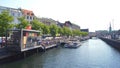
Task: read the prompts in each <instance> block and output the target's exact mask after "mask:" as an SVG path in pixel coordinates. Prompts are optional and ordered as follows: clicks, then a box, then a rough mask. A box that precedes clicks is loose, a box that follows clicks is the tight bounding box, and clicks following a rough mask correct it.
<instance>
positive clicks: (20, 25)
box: [16, 17, 29, 29]
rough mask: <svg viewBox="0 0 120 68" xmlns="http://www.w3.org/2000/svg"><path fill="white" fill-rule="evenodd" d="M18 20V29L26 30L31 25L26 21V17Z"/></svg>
mask: <svg viewBox="0 0 120 68" xmlns="http://www.w3.org/2000/svg"><path fill="white" fill-rule="evenodd" d="M18 20H19V21H20V23H19V24H17V25H16V27H17V28H18V29H22V28H23V29H25V28H26V27H27V26H28V25H29V22H28V21H27V20H25V18H24V17H20V18H18Z"/></svg>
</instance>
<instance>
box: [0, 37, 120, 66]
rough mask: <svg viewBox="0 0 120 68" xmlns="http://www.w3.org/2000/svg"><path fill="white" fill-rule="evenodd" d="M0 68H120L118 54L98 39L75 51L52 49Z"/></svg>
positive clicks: (119, 53) (88, 41)
mask: <svg viewBox="0 0 120 68" xmlns="http://www.w3.org/2000/svg"><path fill="white" fill-rule="evenodd" d="M0 68H120V52H119V51H117V50H116V49H114V48H112V47H110V46H109V45H108V44H106V43H105V42H103V41H102V40H100V39H90V40H87V41H84V42H82V46H80V47H79V48H77V49H67V48H62V47H58V48H53V49H50V50H47V51H46V52H44V53H37V54H34V55H32V56H29V57H27V58H25V59H21V60H17V61H14V62H11V63H7V64H3V65H0Z"/></svg>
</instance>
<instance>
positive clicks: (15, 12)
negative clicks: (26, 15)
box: [0, 6, 23, 24]
mask: <svg viewBox="0 0 120 68" xmlns="http://www.w3.org/2000/svg"><path fill="white" fill-rule="evenodd" d="M5 10H6V11H8V12H9V14H10V15H11V16H13V18H14V19H13V21H12V23H14V24H18V23H20V21H19V20H18V18H19V17H22V16H23V14H22V12H21V10H20V9H15V8H9V7H3V6H0V13H1V12H2V11H5Z"/></svg>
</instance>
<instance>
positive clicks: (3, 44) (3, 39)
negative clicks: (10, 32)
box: [2, 38, 5, 47]
mask: <svg viewBox="0 0 120 68" xmlns="http://www.w3.org/2000/svg"><path fill="white" fill-rule="evenodd" d="M3 46H5V38H2V47H3Z"/></svg>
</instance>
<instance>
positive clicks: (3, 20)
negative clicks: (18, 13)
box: [0, 11, 13, 36]
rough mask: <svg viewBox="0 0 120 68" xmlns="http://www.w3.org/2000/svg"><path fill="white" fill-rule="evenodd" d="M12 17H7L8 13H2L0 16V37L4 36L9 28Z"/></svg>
mask: <svg viewBox="0 0 120 68" xmlns="http://www.w3.org/2000/svg"><path fill="white" fill-rule="evenodd" d="M12 21H13V17H12V16H10V15H9V12H8V11H3V12H1V14H0V36H5V32H6V30H7V29H10V28H11V22H12Z"/></svg>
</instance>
